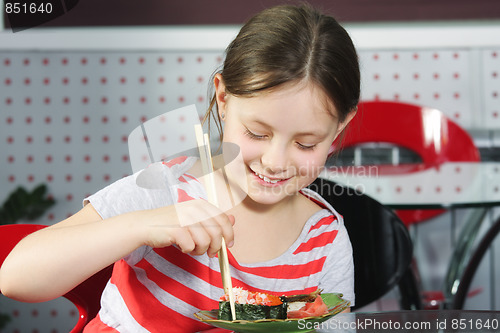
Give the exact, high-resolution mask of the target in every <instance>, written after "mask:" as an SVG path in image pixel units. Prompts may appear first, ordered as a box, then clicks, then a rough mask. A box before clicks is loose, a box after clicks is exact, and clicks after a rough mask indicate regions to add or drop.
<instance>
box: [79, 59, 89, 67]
mask: <svg viewBox="0 0 500 333" xmlns="http://www.w3.org/2000/svg"><path fill="white" fill-rule="evenodd" d="M87 62H88V60H87V58H82V59H81V60H80V63H81V64H82V65H86V64H87Z"/></svg>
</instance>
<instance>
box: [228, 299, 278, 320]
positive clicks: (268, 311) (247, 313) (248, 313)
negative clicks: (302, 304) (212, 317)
mask: <svg viewBox="0 0 500 333" xmlns="http://www.w3.org/2000/svg"><path fill="white" fill-rule="evenodd" d="M234 307H235V310H236V319H237V320H259V319H286V315H287V313H286V304H280V305H274V306H267V305H255V304H238V303H236V304H234ZM218 319H220V320H232V317H231V308H230V306H229V302H219V315H218Z"/></svg>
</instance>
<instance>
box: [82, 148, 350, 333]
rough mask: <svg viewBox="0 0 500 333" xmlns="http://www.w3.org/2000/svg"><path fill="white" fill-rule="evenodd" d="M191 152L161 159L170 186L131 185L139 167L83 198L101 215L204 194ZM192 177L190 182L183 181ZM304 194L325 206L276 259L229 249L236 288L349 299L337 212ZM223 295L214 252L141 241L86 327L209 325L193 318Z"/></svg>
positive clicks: (118, 266) (346, 248)
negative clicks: (246, 258) (243, 256)
mask: <svg viewBox="0 0 500 333" xmlns="http://www.w3.org/2000/svg"><path fill="white" fill-rule="evenodd" d="M195 160H196V159H195V158H191V157H189V158H178V159H175V160H173V161H171V162H169V163H163V166H164V167H163V168H162V172H163V175H162V176H163V177H164V179H166V181H167V183H169V184H170V186H169V188H166V189H165V188H164V189H153V190H151V189H145V188H141V187H139V186H137V185H136V177H137V175H138V174H135V175H132V176H129V177H125V178H123V179H121V180H119V181H117V182H115V183H113V184H111V185H109V186H107V187H106V188H104V189H102V190H100V191H99V192H97V193H96V194H94V195H92V196H90V197H89V198H87V199H86V201H88V202H91V203H92V205H93V207H94V208H95V209H96V210H97V212H98V213H99V214H100V215H101V217H102V218H103V219H106V218H110V217H112V216H115V215H118V214H123V213H126V212H129V211H134V210H142V209H153V208H158V207H162V206H165V205H171V204H173V203H175V202H180V201H183V200H188V199H190V198H206V194H205V192H204V191H203V188H202V186H201V185H200V184H199V183H197V181H192V180H193V179H192V177H191V176H189V175H187V174H186V172H187V170H189V169H190V168H191V166H192V165H193V163H194V162H195ZM188 178H189V180H190V181H187V179H188ZM302 194H303V195H305V196H307V197H309V198H310V199H311V200H314V201H315V202H317V203H318V204H320V205H321V206H323V207H324V209H322V210H320V211H318V212H316V213H315V214H314V215H313V216H311V217H310V218H309V219H308V221H307V222H306V224H305V225H304V228H303V230H302V232H301V234H300V236H299V237H298V238H297V240H296V241H295V242H294V243H293V244H292V246H290V248H289V249H288V250H287V251H286V252H285V253H283V254H282V255H280V256H279V257H277V258H274V259H272V260H269V261H266V262H259V263H251V264H243V263H238V262H237V261H236V260H235V258H234V257H233V256H232V254H231V252H230V250H229V251H228V255H229V264H230V271H231V277H232V283H233V286H234V287H243V288H245V289H249V290H255V291H262V292H266V293H271V294H276V295H293V294H301V293H310V292H312V291H314V290H316V289H318V288H320V289H323V292H340V293H342V294H344V298H345V299H347V300H349V301H351V305H354V268H353V259H352V249H351V244H350V242H349V237H348V235H347V231H346V229H345V227H344V225H343V220H342V217H341V216H340V215H339V214H338V213H337V212H336V211H335V210H334V209H333V208H332V207H331V206H330V205H329V204H328V203H327V202H326V201H325V200H324V199H322V198H321V197H320V196H319V195H318V194H317V193H315V192H313V191H310V190H308V189H304V190H302ZM223 294H224V291H223V288H222V280H221V275H220V270H219V262H218V259H217V258H209V257H208V256H207V255H206V254H205V255H201V256H194V255H189V254H185V253H182V252H181V251H180V250H179V249H178V248H177V247H175V246H169V247H165V248H151V247H147V246H142V247H140V248H138V249H136V250H135V251H133V252H132V253H131V254H129V255H128V256H126V257H125V258H123V259H122V260H120V261H118V262H117V263H115V265H114V269H113V274H112V277H111V279H110V281H109V282H108V284H107V286H106V288H105V290H104V292H103V295H102V299H101V306H102V307H101V310H100V312H99V314H98V316H97V317H96V318H94V319H93V320H92V321H91V322H90V323H89V324H88V325H87V327H86V328H85V332H95V331H103V332H166V331H168V332H183V333H185V332H198V331H203V330H206V329H210V328H213V327H211V326H209V325H207V324H204V323H202V322H200V321H199V320H197V319H196V318H195V317H194V316H193V314H194V313H196V312H198V311H200V310H210V309H216V308H218V300H219V298H220V297H221V296H222V295H223Z"/></svg>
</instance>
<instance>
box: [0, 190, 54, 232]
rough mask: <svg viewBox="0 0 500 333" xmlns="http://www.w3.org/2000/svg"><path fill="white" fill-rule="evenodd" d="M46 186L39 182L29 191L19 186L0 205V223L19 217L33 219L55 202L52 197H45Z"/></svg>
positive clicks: (7, 222) (6, 222)
mask: <svg viewBox="0 0 500 333" xmlns="http://www.w3.org/2000/svg"><path fill="white" fill-rule="evenodd" d="M46 193H47V186H46V185H45V184H40V185H38V186H37V187H35V188H34V189H33V190H32V191H31V192H29V191H27V190H26V189H25V188H24V187H22V186H19V187H18V188H17V189H16V190H14V191H13V192H12V193H11V194H10V195H9V196H8V197H7V199H6V200H5V201H4V203H3V204H2V206H1V207H0V224H12V223H16V222H17V221H19V220H21V219H26V220H28V221H33V220H36V219H37V218H39V217H40V216H42V215H43V213H45V211H47V209H49V208H50V207H52V206H53V205H54V204H55V201H54V199H52V198H51V197H46Z"/></svg>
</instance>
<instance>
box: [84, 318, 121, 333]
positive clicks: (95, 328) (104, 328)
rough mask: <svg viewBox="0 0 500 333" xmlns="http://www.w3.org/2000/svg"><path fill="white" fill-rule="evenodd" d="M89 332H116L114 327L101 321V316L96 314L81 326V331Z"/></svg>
mask: <svg viewBox="0 0 500 333" xmlns="http://www.w3.org/2000/svg"><path fill="white" fill-rule="evenodd" d="M91 332H103V333H114V332H118V331H117V330H115V329H114V328H111V327H109V326H108V325H106V324H104V323H103V322H102V321H101V317H99V315H97V317H95V318H94V319H92V320H91V321H90V322H89V323H88V324H87V326H85V327H84V328H83V333H91Z"/></svg>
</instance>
